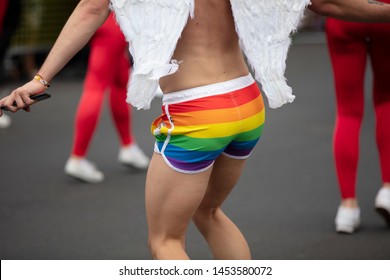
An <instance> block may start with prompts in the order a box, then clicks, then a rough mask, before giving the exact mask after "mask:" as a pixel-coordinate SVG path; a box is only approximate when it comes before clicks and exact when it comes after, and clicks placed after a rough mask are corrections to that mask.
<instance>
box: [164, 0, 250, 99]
mask: <svg viewBox="0 0 390 280" xmlns="http://www.w3.org/2000/svg"><path fill="white" fill-rule="evenodd" d="M173 59H176V60H178V61H181V64H180V67H179V71H178V72H176V73H175V74H173V75H169V76H166V77H164V78H162V79H161V80H160V86H161V88H162V90H163V92H165V93H169V92H173V91H177V90H182V89H187V88H192V87H196V86H202V85H207V84H212V83H217V82H222V81H227V80H231V79H234V78H237V77H240V76H244V75H247V74H248V68H247V66H246V64H245V61H244V59H243V55H242V52H241V50H240V47H239V44H238V36H237V33H236V31H235V26H234V20H233V15H232V11H231V7H230V1H229V0H195V18H193V19H189V21H188V23H187V26H186V27H185V28H184V30H183V33H182V36H181V38H180V39H179V41H178V44H177V47H176V50H175V53H174V55H173Z"/></svg>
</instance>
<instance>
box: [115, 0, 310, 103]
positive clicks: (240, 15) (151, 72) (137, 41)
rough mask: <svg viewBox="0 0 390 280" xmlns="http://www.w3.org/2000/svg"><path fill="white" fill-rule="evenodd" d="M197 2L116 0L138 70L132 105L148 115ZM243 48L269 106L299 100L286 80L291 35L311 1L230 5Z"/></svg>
mask: <svg viewBox="0 0 390 280" xmlns="http://www.w3.org/2000/svg"><path fill="white" fill-rule="evenodd" d="M195 2H196V0H111V6H112V9H113V10H114V12H115V14H116V18H117V21H118V23H119V25H120V27H121V29H122V31H123V33H124V34H125V37H126V39H127V41H129V42H130V44H129V48H130V53H131V55H132V56H133V59H134V67H133V68H134V69H133V72H132V76H131V79H130V83H129V87H128V95H127V102H128V103H131V104H132V105H133V106H135V107H136V108H138V109H149V108H150V102H151V101H152V99H153V98H154V96H155V94H156V92H157V88H158V81H159V79H160V78H161V77H163V76H166V75H170V74H173V73H175V72H176V71H177V69H178V67H179V65H178V62H177V61H174V60H171V59H172V55H173V52H174V50H175V48H176V44H177V41H178V39H179V37H180V35H181V33H182V31H183V29H184V27H185V25H186V23H187V21H188V19H189V18H190V17H193V16H194V5H195ZM230 3H231V6H232V11H233V16H234V21H235V25H236V30H237V33H238V35H239V38H240V46H241V48H242V50H243V52H244V54H245V56H246V57H247V59H248V62H249V64H250V66H251V67H252V68H253V70H254V73H255V78H256V80H257V81H258V82H260V83H261V85H262V89H263V92H264V93H265V95H266V96H267V98H268V102H269V106H270V107H271V108H277V107H280V106H282V105H283V104H285V103H287V102H292V101H293V100H294V98H295V97H294V95H292V90H291V88H290V87H289V86H288V85H287V83H286V79H285V77H284V72H285V69H286V58H287V52H288V48H289V46H290V43H291V39H290V35H291V32H293V31H294V30H295V29H296V28H297V26H298V23H299V22H300V19H301V18H302V16H303V12H304V9H305V7H306V6H307V5H308V4H310V0H230Z"/></svg>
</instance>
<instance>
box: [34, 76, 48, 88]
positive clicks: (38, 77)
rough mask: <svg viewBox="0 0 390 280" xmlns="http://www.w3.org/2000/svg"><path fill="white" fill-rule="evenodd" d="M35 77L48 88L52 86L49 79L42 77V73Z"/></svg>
mask: <svg viewBox="0 0 390 280" xmlns="http://www.w3.org/2000/svg"><path fill="white" fill-rule="evenodd" d="M34 79H35V80H37V81H38V82H40V83H41V84H42V85H44V86H45V87H46V88H48V87H50V83H49V82H48V81H46V80H45V79H44V78H42V76H41V75H39V74H36V75H35V76H34Z"/></svg>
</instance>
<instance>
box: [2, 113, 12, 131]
mask: <svg viewBox="0 0 390 280" xmlns="http://www.w3.org/2000/svg"><path fill="white" fill-rule="evenodd" d="M10 125H11V118H10V117H9V116H8V115H6V114H3V115H2V116H1V117H0V128H7V127H9V126H10Z"/></svg>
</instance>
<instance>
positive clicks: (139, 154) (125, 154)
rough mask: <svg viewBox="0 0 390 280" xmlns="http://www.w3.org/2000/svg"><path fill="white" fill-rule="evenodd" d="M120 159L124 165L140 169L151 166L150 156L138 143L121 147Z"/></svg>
mask: <svg viewBox="0 0 390 280" xmlns="http://www.w3.org/2000/svg"><path fill="white" fill-rule="evenodd" d="M118 160H119V162H120V163H122V164H124V165H130V166H133V167H135V168H138V169H146V168H148V166H149V158H148V157H147V156H146V155H145V154H144V152H143V151H142V150H141V149H140V147H138V145H137V144H131V145H129V146H127V147H123V148H121V149H120V151H119V156H118Z"/></svg>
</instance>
